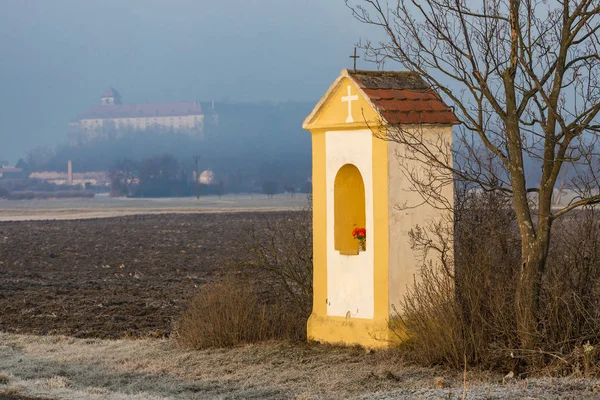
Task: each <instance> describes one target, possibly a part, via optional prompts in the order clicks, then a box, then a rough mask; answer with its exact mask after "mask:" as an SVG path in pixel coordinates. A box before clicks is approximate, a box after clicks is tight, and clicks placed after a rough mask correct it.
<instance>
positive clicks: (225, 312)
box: [176, 275, 305, 349]
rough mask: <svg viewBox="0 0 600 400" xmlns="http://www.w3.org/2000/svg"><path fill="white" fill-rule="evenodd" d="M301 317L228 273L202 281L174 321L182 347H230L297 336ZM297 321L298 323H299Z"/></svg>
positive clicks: (296, 337)
mask: <svg viewBox="0 0 600 400" xmlns="http://www.w3.org/2000/svg"><path fill="white" fill-rule="evenodd" d="M304 324H305V321H303V320H298V318H296V314H295V313H293V310H291V308H290V307H287V306H286V304H285V303H283V302H281V301H277V300H275V301H274V302H269V303H267V302H266V301H264V300H261V299H259V297H258V294H257V291H256V289H255V288H254V287H253V286H252V285H250V284H248V282H246V281H243V280H242V279H240V278H238V277H235V276H234V275H230V276H228V277H225V278H224V279H223V280H222V281H219V282H215V283H209V284H206V285H204V286H203V287H202V288H201V290H200V291H199V293H198V294H197V295H196V296H194V297H193V298H192V300H191V301H190V303H189V306H188V308H187V310H186V311H185V312H184V313H183V315H182V316H181V318H180V320H179V321H178V323H177V324H176V337H177V338H178V340H179V342H180V343H181V344H182V345H184V346H185V347H189V348H193V349H205V348H211V347H230V346H235V345H238V344H241V343H254V342H259V341H263V340H271V339H285V340H287V339H292V340H298V339H301V338H299V337H298V332H299V331H300V330H301V328H302V327H303V326H304ZM299 325H300V326H299Z"/></svg>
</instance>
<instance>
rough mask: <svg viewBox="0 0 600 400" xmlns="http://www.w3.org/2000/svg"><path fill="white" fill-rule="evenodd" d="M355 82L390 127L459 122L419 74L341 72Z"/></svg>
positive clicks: (450, 109) (400, 72) (401, 72)
mask: <svg viewBox="0 0 600 400" xmlns="http://www.w3.org/2000/svg"><path fill="white" fill-rule="evenodd" d="M342 75H347V76H348V77H349V78H350V79H352V80H353V81H354V82H355V83H356V85H357V86H358V87H359V89H360V90H361V91H362V93H363V94H364V95H365V96H366V97H367V98H368V99H369V100H370V102H371V104H372V105H373V107H374V108H375V110H377V112H378V113H379V114H380V115H381V117H382V118H383V119H384V120H385V121H386V122H387V123H388V124H451V125H456V124H459V123H460V122H459V121H458V119H457V118H456V115H454V112H453V110H452V108H450V107H449V106H447V105H446V103H445V102H444V100H442V98H441V97H440V95H439V94H438V93H437V92H436V91H435V90H434V89H432V88H431V87H430V86H429V84H427V82H425V81H424V80H423V78H421V76H420V75H419V74H418V73H416V72H404V71H350V70H344V71H342Z"/></svg>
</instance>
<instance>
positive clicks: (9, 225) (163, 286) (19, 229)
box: [0, 212, 288, 338]
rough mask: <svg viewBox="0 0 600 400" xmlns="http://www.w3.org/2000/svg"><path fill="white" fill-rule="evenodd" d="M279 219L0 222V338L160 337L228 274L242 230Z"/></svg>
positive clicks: (217, 216) (252, 216) (150, 217)
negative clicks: (201, 290) (205, 287)
mask: <svg viewBox="0 0 600 400" xmlns="http://www.w3.org/2000/svg"><path fill="white" fill-rule="evenodd" d="M287 213H288V212H271V213H260V212H248V213H222V214H219V213H214V214H159V215H137V216H126V217H118V218H104V219H86V220H68V221H21V222H0V310H2V311H1V312H0V331H5V332H11V333H29V334H38V335H45V334H63V335H69V336H74V337H80V338H86V337H97V338H123V337H166V336H169V334H170V331H171V326H172V320H173V319H174V318H176V317H177V316H178V315H179V314H180V313H181V311H182V310H183V309H184V307H185V305H186V303H187V301H188V299H189V298H190V296H191V295H192V294H193V293H194V292H195V291H196V290H197V289H198V287H199V286H201V285H202V284H204V283H206V282H208V281H210V280H213V279H218V278H219V277H220V276H222V275H223V274H226V273H227V272H228V271H230V270H231V269H232V259H233V258H235V257H237V256H239V255H240V251H241V249H240V247H239V246H238V245H237V243H239V242H238V239H239V236H240V235H241V234H242V232H243V231H244V229H245V228H246V227H247V226H249V225H250V224H253V223H256V222H257V221H260V220H264V218H265V216H266V215H267V214H268V215H269V217H270V218H283V217H285V216H286V215H287Z"/></svg>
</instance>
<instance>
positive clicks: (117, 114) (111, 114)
mask: <svg viewBox="0 0 600 400" xmlns="http://www.w3.org/2000/svg"><path fill="white" fill-rule="evenodd" d="M188 115H202V107H201V106H200V103H197V102H193V103H164V104H102V105H100V104H98V105H94V106H91V107H90V108H89V109H88V110H87V111H85V112H84V113H82V114H80V115H78V116H77V118H75V121H79V120H82V119H109V118H153V117H180V116H188Z"/></svg>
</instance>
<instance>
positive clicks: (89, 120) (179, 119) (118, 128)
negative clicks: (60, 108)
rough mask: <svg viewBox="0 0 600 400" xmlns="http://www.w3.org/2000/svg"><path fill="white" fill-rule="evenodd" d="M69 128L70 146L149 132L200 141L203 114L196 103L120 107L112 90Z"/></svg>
mask: <svg viewBox="0 0 600 400" xmlns="http://www.w3.org/2000/svg"><path fill="white" fill-rule="evenodd" d="M69 125H70V126H71V127H72V128H74V131H75V132H73V134H72V142H82V141H83V142H85V141H89V140H90V139H94V138H98V137H121V136H123V135H125V134H126V133H131V132H135V131H150V130H155V131H171V132H174V133H182V134H187V135H193V136H200V137H201V136H203V134H204V114H203V112H202V107H201V106H200V103H199V102H191V103H163V104H123V103H122V102H121V95H120V94H119V92H118V91H116V90H115V89H113V88H112V87H111V88H109V89H107V90H106V91H105V92H104V93H103V94H102V96H101V98H100V104H96V105H93V106H91V107H90V108H88V109H87V110H86V111H85V112H83V113H82V114H80V115H78V116H77V117H76V118H75V119H74V120H73V121H72V122H71V123H70V124H69ZM74 144H75V143H74Z"/></svg>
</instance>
